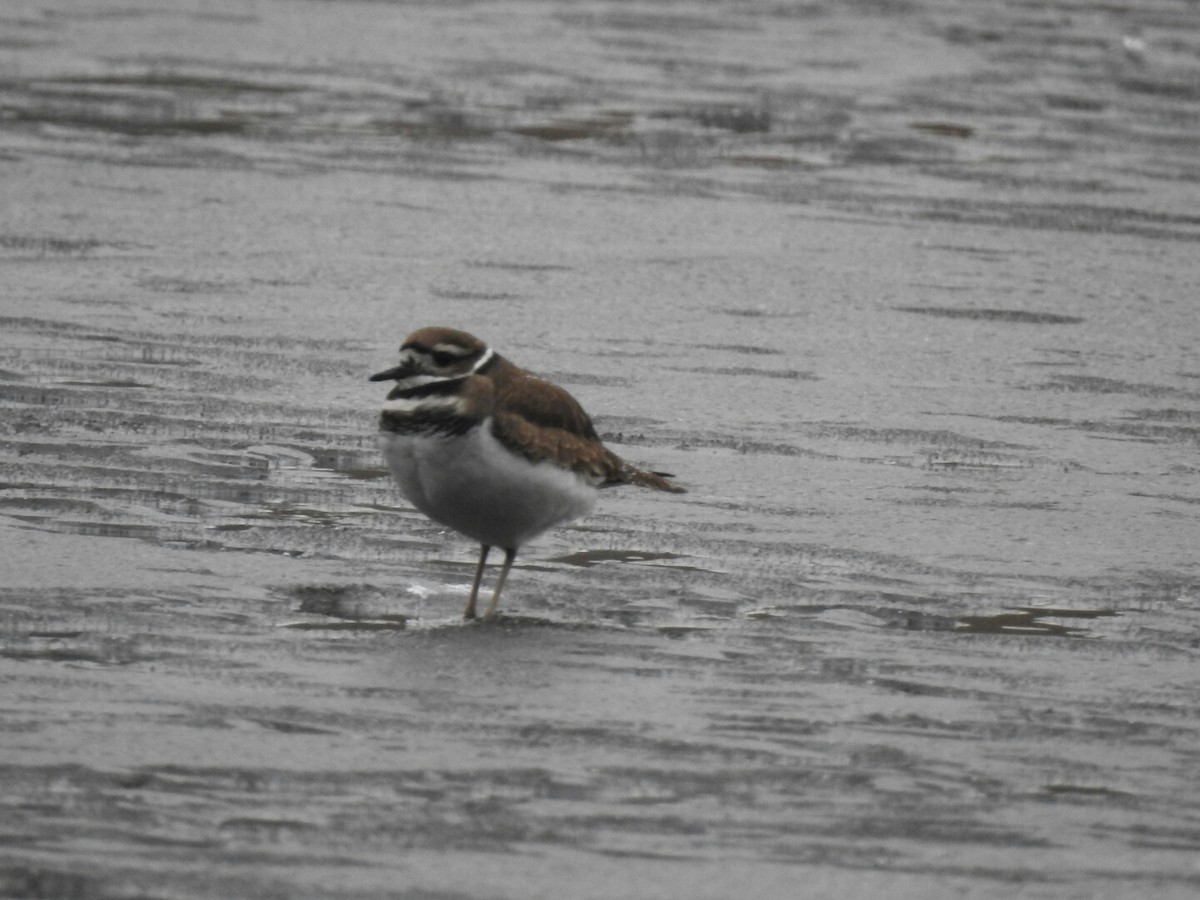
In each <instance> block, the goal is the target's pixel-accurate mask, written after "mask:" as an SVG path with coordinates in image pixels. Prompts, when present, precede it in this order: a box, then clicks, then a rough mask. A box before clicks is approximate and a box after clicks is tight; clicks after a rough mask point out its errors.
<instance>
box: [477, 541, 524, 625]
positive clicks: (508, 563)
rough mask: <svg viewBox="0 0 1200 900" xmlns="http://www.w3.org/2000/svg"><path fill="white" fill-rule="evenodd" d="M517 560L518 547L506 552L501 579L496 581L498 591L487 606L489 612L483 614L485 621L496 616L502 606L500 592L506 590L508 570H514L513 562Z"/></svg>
mask: <svg viewBox="0 0 1200 900" xmlns="http://www.w3.org/2000/svg"><path fill="white" fill-rule="evenodd" d="M516 558H517V548H516V547H512V548H510V549H508V550H505V551H504V565H503V566H502V567H501V569H500V577H499V578H498V579H496V590H495V592H494V593H493V594H492V599H491V601H490V602H489V603H488V605H487V611H486V612H484V614H483V617H484V618H485V619H490V618H492V617H494V616H495V615H496V607H497V606H499V605H500V592H501V591H502V590H504V580H505V579H506V578H508V570H509V569H511V568H512V564H513V560H514V559H516Z"/></svg>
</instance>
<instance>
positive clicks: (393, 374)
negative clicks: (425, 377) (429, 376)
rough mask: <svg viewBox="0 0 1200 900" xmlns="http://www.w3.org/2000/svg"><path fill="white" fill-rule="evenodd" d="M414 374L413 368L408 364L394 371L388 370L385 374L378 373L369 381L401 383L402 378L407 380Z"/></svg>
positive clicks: (403, 364)
mask: <svg viewBox="0 0 1200 900" xmlns="http://www.w3.org/2000/svg"><path fill="white" fill-rule="evenodd" d="M411 374H412V368H411V367H410V366H409V365H408V363H400V365H398V366H396V367H395V368H392V369H387V370H386V371H383V372H376V373H375V374H374V375H372V376H371V377H370V379H368V380H369V381H399V380H400V379H401V378H407V377H408V376H409V375H411Z"/></svg>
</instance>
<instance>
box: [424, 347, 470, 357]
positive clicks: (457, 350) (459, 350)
mask: <svg viewBox="0 0 1200 900" xmlns="http://www.w3.org/2000/svg"><path fill="white" fill-rule="evenodd" d="M433 352H434V353H447V354H449V355H450V356H460V357H461V356H470V355H471V351H470V350H468V349H467V348H466V347H460V346H459V345H458V344H434V345H433Z"/></svg>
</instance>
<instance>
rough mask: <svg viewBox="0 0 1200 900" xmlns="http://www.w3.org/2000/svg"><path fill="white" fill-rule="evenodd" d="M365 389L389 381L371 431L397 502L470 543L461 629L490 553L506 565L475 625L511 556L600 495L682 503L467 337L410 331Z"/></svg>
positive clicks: (661, 477) (575, 414) (452, 331)
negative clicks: (643, 494) (631, 490)
mask: <svg viewBox="0 0 1200 900" xmlns="http://www.w3.org/2000/svg"><path fill="white" fill-rule="evenodd" d="M370 380H371V381H394V382H395V385H394V386H393V387H392V388H391V390H390V391H389V392H388V395H387V399H386V401H385V402H384V405H383V410H382V412H381V413H380V416H379V431H380V446H381V449H382V451H383V456H384V459H385V460H386V462H387V466H388V469H389V470H390V471H391V474H392V476H393V477H394V478H395V480H396V482H397V483H398V485H399V487H400V492H401V493H402V494H403V495H404V496H405V497H406V498H407V499H408V501H409V502H410V503H412V504H413V506H415V507H416V508H417V509H418V510H420V511H421V512H422V513H424V514H425V515H426V516H428V517H429V518H430V519H432V520H433V521H435V522H438V523H439V524H441V525H445V526H447V527H449V528H451V529H453V530H454V531H457V532H459V533H460V534H462V535H464V536H466V537H468V538H470V539H472V540H473V541H476V542H478V544H479V547H480V551H479V561H478V563H477V564H476V566H475V576H474V578H473V580H472V582H471V594H470V598H469V599H468V600H467V605H466V608H465V609H464V610H463V618H464V619H467V620H470V619H475V618H476V606H477V603H476V601H477V598H478V596H479V587H480V583H481V582H482V580H483V572H484V566H485V564H486V563H487V558H488V554H489V553H490V551H491V549H492V548H493V547H499V548H500V549H502V550H503V551H504V564H503V566H502V567H501V569H500V574H499V576H498V578H497V580H496V587H495V589H494V591H493V593H492V596H491V600H490V601H489V602H488V605H487V609H486V611H485V612H484V615H483V618H484V619H491V618H493V617H495V616H496V613H497V609H498V607H499V603H500V592H501V591H502V590H503V589H504V583H505V581H506V580H507V579H508V573H509V570H510V569H511V568H512V564H513V560H514V559H515V558H516V555H517V551H518V550H519V549H520V548H521V547H522V546H523V545H524V544H526V543H527V542H528V541H530V540H532V539H533V538H535V537H537V536H538V535H540V534H542V533H543V532H545V531H546V530H548V529H550V528H552V527H554V526H555V525H559V524H561V523H563V522H568V521H570V520H572V519H577V518H579V517H580V516H583V515H586V514H587V513H588V512H590V511H591V509H592V507H593V506H594V505H595V503H596V498H597V495H598V493H599V490H600V489H601V488H604V487H609V486H615V485H622V484H633V485H638V486H641V487H645V488H650V489H652V490H657V491H667V492H670V493H684V492H685V489H684V488H682V487H680V486H679V485H678V484H676V483H674V482H673V481H671V480H670V479H672V478H674V476H673V475H670V474H669V473H665V472H652V471H648V470H646V469H641V468H638V467H637V466H635V465H633V464H631V463H628V462H626V461H625V460H623V459H621V458H620V457H619V456H617V455H616V454H615V453H613V452H612V451H611V450H609V449H608V448H607V447H605V446H604V443H603V442H602V441H601V439H600V437H599V436H598V435H597V434H596V429H595V427H594V426H593V425H592V420H591V419H590V418H589V417H588V414H587V413H586V412H584V410H583V407H582V406H581V405H580V404H579V401H577V400H576V399H575V398H574V397H572V396H571V394H570V393H568V392H567V391H566V390H564V389H563V388H561V387H559V386H558V385H556V384H554V383H553V382H551V381H548V380H546V379H544V378H541V377H539V376H537V375H535V374H533V373H532V372H529V371H526V370H525V369H522V368H520V367H519V366H517V365H515V364H513V363H511V362H509V361H508V360H507V359H505V358H504V357H503V356H501V355H500V354H499V353H497V352H496V351H495V350H493V349H492V348H491V347H489V346H488V345H487V344H486V343H485V342H484V341H482V340H480V339H479V338H477V337H475V336H474V335H472V334H468V333H467V332H465V331H460V330H458V329H456V328H449V327H444V326H429V327H425V328H420V329H418V330H416V331H414V332H412V334H410V335H408V337H406V338H405V339H404V342H403V343H402V344H401V345H400V361H399V363H398V364H397V365H395V366H393V367H392V368H390V369H386V370H384V371H382V372H378V373H377V374H375V375H372V376H371V377H370Z"/></svg>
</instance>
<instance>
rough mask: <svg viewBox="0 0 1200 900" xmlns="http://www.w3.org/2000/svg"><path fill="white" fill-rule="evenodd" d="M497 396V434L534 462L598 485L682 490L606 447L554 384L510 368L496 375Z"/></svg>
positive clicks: (571, 399)
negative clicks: (505, 374)
mask: <svg viewBox="0 0 1200 900" xmlns="http://www.w3.org/2000/svg"><path fill="white" fill-rule="evenodd" d="M496 399H497V403H496V410H497V411H496V413H495V416H494V420H493V421H494V424H493V426H492V429H493V433H494V434H495V435H496V439H497V440H499V441H500V442H501V443H502V444H504V445H505V446H506V447H508V448H509V449H510V450H512V451H513V452H514V453H519V454H521V455H522V456H524V457H525V458H526V459H529V460H531V461H532V462H553V463H555V464H556V465H558V466H561V467H562V468H564V469H570V470H571V471H573V472H577V473H579V474H580V475H584V476H587V477H588V478H590V479H593V480H594V481H596V483H598V484H602V485H612V484H638V485H642V486H643V487H648V488H654V489H655V490H660V491H671V492H672V493H682V492H683V488H681V487H678V486H676V485H674V484H671V483H670V482H669V481H667V480H666V479H665V478H664V477H663V476H662V475H659V474H658V473H656V472H647V471H644V470H642V469H639V468H637V467H636V466H633V465H630V464H629V463H627V462H625V460H623V459H621V458H620V457H619V456H617V455H616V454H615V453H613V452H612V451H611V450H609V449H608V448H607V447H605V446H604V444H603V443H601V441H600V438H599V436H598V435H597V434H596V429H595V427H594V426H593V425H592V420H591V419H590V418H589V417H588V414H587V413H586V412H584V410H583V407H582V406H580V405H579V401H577V400H576V399H575V398H574V397H572V396H571V395H570V394H569V393H567V392H566V391H565V390H563V389H562V388H560V387H559V386H558V385H556V384H553V383H551V382H549V381H544V380H543V379H541V378H538V377H536V376H533V375H529V374H527V373H524V372H521V373H520V374H519V375H516V374H515V373H514V374H513V375H510V377H508V378H504V379H497V381H496ZM501 410H503V411H501Z"/></svg>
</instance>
